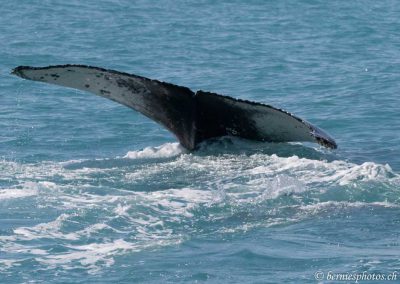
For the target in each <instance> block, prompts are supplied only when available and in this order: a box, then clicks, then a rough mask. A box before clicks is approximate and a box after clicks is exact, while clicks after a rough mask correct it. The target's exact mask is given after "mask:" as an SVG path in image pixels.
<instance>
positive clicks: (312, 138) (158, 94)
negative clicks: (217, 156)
mask: <svg viewBox="0 0 400 284" xmlns="http://www.w3.org/2000/svg"><path fill="white" fill-rule="evenodd" d="M12 73H13V74H15V75H17V76H19V77H21V78H24V79H28V80H34V81H40V82H46V83H50V84H55V85H60V86H65V87H70V88H74V89H79V90H83V91H88V92H91V93H94V94H96V95H99V96H102V97H105V98H108V99H110V100H113V101H115V102H118V103H120V104H123V105H125V106H127V107H130V108H132V109H134V110H136V111H138V112H140V113H142V114H144V115H145V116H147V117H149V118H150V119H152V120H154V121H156V122H158V123H159V124H161V125H163V126H164V127H166V128H167V129H168V130H170V131H171V132H172V133H174V134H175V136H176V137H177V138H178V140H179V142H180V143H181V144H182V145H183V146H184V147H185V148H187V149H189V150H193V149H195V148H196V146H197V145H198V144H199V143H200V142H202V141H205V140H207V139H210V138H215V137H220V136H227V135H228V136H229V135H230V136H238V137H242V138H245V139H250V140H257V141H267V142H290V141H309V142H317V143H319V144H321V145H323V146H325V147H328V148H333V149H335V148H337V145H336V142H335V140H334V139H333V138H331V137H330V136H329V135H328V134H327V133H325V132H324V131H323V130H322V129H320V128H318V127H316V126H314V125H312V124H310V123H309V122H307V121H305V120H303V119H301V118H298V117H296V116H295V115H293V114H290V113H288V112H286V111H284V110H281V109H277V108H274V107H272V106H269V105H265V104H261V103H257V102H251V101H246V100H240V99H234V98H231V97H228V96H222V95H218V94H215V93H210V92H204V91H197V92H196V93H195V92H193V91H192V90H190V89H189V88H186V87H181V86H177V85H173V84H170V83H165V82H160V81H158V80H152V79H148V78H145V77H141V76H137V75H133V74H128V73H123V72H119V71H114V70H108V69H103V68H99V67H92V66H85V65H56V66H47V67H29V66H19V67H16V68H15V69H14V70H13V71H12Z"/></svg>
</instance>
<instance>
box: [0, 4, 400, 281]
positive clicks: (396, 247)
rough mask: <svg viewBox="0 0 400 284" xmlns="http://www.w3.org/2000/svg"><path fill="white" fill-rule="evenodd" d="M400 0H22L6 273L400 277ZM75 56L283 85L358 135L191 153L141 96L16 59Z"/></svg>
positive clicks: (8, 17) (202, 78)
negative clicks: (90, 90) (124, 100)
mask: <svg viewBox="0 0 400 284" xmlns="http://www.w3.org/2000/svg"><path fill="white" fill-rule="evenodd" d="M398 4H399V3H398V1H394V0H393V1H389V0H388V1H386V0H384V1H372V0H366V1H322V0H321V1H311V0H308V1H306V0H304V1H289V0H285V1H256V0H251V1H218V2H217V1H210V0H208V1H207V0H205V1H202V0H201V1H128V0H96V1H94V0H87V1H78V0H69V1H61V0H52V1H50V0H43V1H23V0H15V1H2V2H1V6H0V14H1V17H0V27H1V29H0V130H1V131H0V282H1V283H140V282H146V283H147V282H150V283H176V282H178V283H180V282H189V283H194V282H209V283H283V282H284V283H287V282H289V283H290V282H291V283H317V282H324V283H334V282H335V281H330V280H329V279H327V275H328V273H329V272H331V273H363V272H365V273H370V274H372V273H381V274H385V275H389V274H390V273H395V272H397V273H398V274H399V275H398V276H397V280H399V279H400V260H399V256H400V155H399V154H400V143H399V142H400V141H399V140H400V139H399V138H400V136H399V133H400V112H399V106H400V97H399V91H400V22H399V19H400V5H398ZM66 63H76V64H87V65H94V66H100V67H104V68H111V69H116V70H120V71H124V72H129V73H134V74H138V75H142V76H146V77H150V78H156V79H159V80H163V81H167V82H172V83H175V84H178V85H183V86H187V87H190V88H191V89H192V90H198V89H202V90H209V91H214V92H217V93H220V94H225V95H230V96H233V97H236V98H241V99H248V100H254V101H259V102H263V103H267V104H271V105H273V106H276V107H280V108H283V109H286V110H288V111H290V112H293V113H295V114H296V115H298V116H300V117H302V118H305V119H307V120H308V121H310V122H311V123H313V124H315V125H318V126H319V127H321V128H323V129H325V130H326V131H327V132H329V133H330V134H331V135H332V136H333V137H335V139H336V141H337V142H338V145H339V148H338V149H337V150H334V151H328V150H325V149H323V148H321V147H320V146H318V145H316V144H300V143H256V142H249V141H244V140H239V139H233V138H222V139H219V140H217V141H215V142H214V143H206V144H204V145H202V146H201V149H200V150H199V151H197V152H193V153H189V152H187V151H185V150H184V149H182V147H180V146H179V144H178V143H177V142H176V140H175V138H174V137H173V135H172V134H170V133H169V132H167V131H166V130H164V129H163V128H162V127H160V126H159V125H157V124H156V123H154V122H152V121H150V120H148V119H147V118H145V117H143V116H142V115H140V114H138V113H136V112H134V111H132V110H130V109H128V108H125V107H123V106H121V105H118V104H115V103H113V102H111V101H108V100H106V99H104V98H100V97H96V96H94V95H91V94H87V93H84V92H80V91H76V90H72V89H67V88H61V87H57V86H51V85H46V84H41V83H37V82H32V81H25V80H22V79H20V78H17V77H15V76H12V75H11V74H10V71H11V69H12V68H13V67H15V66H18V65H33V66H46V65H54V64H66ZM316 272H322V273H323V275H322V278H320V279H315V276H316V275H317V278H318V277H319V276H321V274H316ZM393 282H395V281H392V282H388V283H393ZM365 283H366V282H365ZM373 283H378V282H377V281H375V282H373Z"/></svg>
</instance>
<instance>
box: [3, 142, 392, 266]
mask: <svg viewBox="0 0 400 284" xmlns="http://www.w3.org/2000/svg"><path fill="white" fill-rule="evenodd" d="M149 149H150V150H146V149H145V150H143V151H139V152H134V153H135V154H132V155H131V157H129V159H142V158H146V159H143V160H141V161H139V163H136V162H135V163H132V164H131V163H121V164H118V163H116V162H115V160H110V159H104V160H96V162H95V163H90V161H89V162H88V161H86V160H85V161H84V162H82V161H80V160H79V161H68V162H42V163H37V164H32V163H31V164H24V163H17V162H8V161H0V168H2V169H3V171H2V172H0V180H1V181H3V183H4V184H5V185H6V186H5V187H4V188H2V189H0V203H1V202H8V204H9V205H10V204H11V205H12V206H13V207H14V208H19V206H26V203H21V202H22V201H23V200H25V201H26V200H28V201H29V199H30V198H34V202H32V200H31V202H30V203H29V206H30V208H31V209H30V210H32V211H33V212H35V213H36V214H38V216H45V217H40V218H38V222H39V223H36V224H34V225H30V226H28V225H20V226H16V227H13V228H12V229H10V230H8V231H5V232H3V235H1V236H0V251H1V252H2V253H4V254H5V255H8V257H9V259H10V260H9V261H7V262H6V263H4V266H5V268H3V269H9V268H11V267H13V266H15V265H18V264H19V263H20V262H22V261H25V260H26V259H27V258H28V259H33V260H35V261H36V262H37V263H39V264H40V265H41V266H42V267H43V269H55V268H57V267H63V268H65V269H72V268H83V269H86V270H87V271H88V272H89V273H99V272H100V271H101V268H102V267H107V266H111V265H113V264H114V262H115V260H116V258H117V257H118V256H121V255H126V254H131V253H135V252H138V251H143V250H146V249H152V248H155V247H158V246H166V245H171V244H178V243H181V242H183V241H185V240H187V239H190V238H191V237H192V236H199V235H208V234H215V233H222V234H232V233H235V232H239V231H248V230H252V229H254V228H259V227H270V226H275V225H282V224H291V223H293V222H301V221H302V220H307V219H308V218H311V217H313V216H320V215H324V214H339V213H340V212H343V211H345V210H348V209H351V208H353V209H354V208H355V209H357V208H360V209H362V208H365V207H371V206H372V207H374V208H375V207H379V208H397V207H399V206H400V202H399V200H400V194H399V190H398V189H399V184H400V183H399V181H400V179H399V175H398V174H397V173H395V172H394V171H393V170H392V169H391V168H390V166H389V165H381V164H377V163H373V162H367V163H363V164H360V165H358V164H354V163H350V162H346V161H341V160H333V161H327V160H314V159H309V158H300V157H298V156H290V157H281V156H279V155H276V154H272V155H268V154H263V153H251V154H243V153H242V154H231V153H225V154H219V155H214V154H207V152H201V153H200V154H199V155H196V154H189V153H185V152H184V151H181V149H180V148H179V147H178V146H177V145H176V144H166V145H162V146H160V147H158V148H157V149H155V148H149ZM161 157H169V158H171V159H165V160H161V161H157V162H154V161H149V160H148V159H147V158H161ZM124 159H125V158H124ZM82 163H83V164H82ZM74 165H75V166H74ZM43 243H47V245H46V246H43V245H42V244H43ZM55 245H56V246H57V252H53V247H54V246H55Z"/></svg>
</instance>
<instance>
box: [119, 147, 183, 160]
mask: <svg viewBox="0 0 400 284" xmlns="http://www.w3.org/2000/svg"><path fill="white" fill-rule="evenodd" d="M186 152H187V150H186V149H185V148H183V147H182V146H181V144H179V143H166V144H164V145H161V146H157V147H146V148H144V149H143V150H140V151H129V152H128V153H126V155H125V156H124V158H127V159H153V158H170V157H174V156H178V155H180V154H182V153H186Z"/></svg>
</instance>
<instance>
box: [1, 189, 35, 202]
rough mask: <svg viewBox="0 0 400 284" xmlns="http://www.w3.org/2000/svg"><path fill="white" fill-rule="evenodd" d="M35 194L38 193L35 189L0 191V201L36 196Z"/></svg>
mask: <svg viewBox="0 0 400 284" xmlns="http://www.w3.org/2000/svg"><path fill="white" fill-rule="evenodd" d="M37 193H38V191H37V190H36V189H26V188H25V189H24V188H22V189H16V188H7V189H0V200H5V199H14V198H22V197H28V196H33V195H36V194H37Z"/></svg>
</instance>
